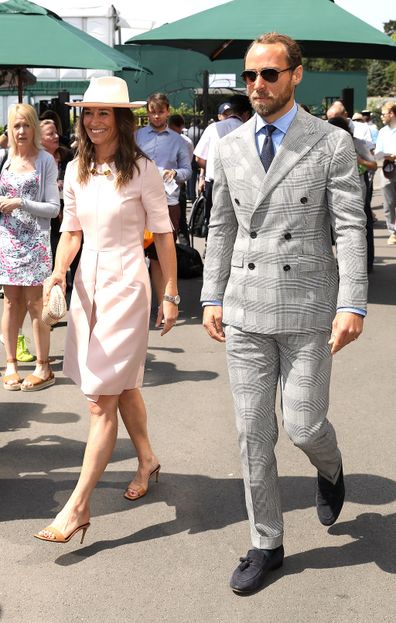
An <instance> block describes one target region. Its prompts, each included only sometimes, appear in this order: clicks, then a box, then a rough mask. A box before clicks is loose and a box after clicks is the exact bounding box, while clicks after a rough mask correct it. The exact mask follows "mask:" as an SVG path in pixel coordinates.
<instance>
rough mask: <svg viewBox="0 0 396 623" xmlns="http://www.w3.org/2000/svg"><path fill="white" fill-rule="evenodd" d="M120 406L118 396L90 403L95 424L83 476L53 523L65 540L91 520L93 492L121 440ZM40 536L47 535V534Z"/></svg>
mask: <svg viewBox="0 0 396 623" xmlns="http://www.w3.org/2000/svg"><path fill="white" fill-rule="evenodd" d="M117 403H118V396H100V397H99V399H98V401H97V402H89V403H88V407H89V411H90V416H91V421H90V429H89V435H88V441H87V445H86V448H85V453H84V460H83V464H82V468H81V473H80V477H79V479H78V482H77V485H76V487H75V489H74V491H73V493H72V494H71V496H70V498H69V499H68V501H67V502H66V504H65V506H64V507H63V509H62V510H61V511H60V513H58V515H57V516H56V517H55V519H54V521H52V523H51V526H53V527H55V528H57V529H58V530H60V532H62V534H63V535H64V536H65V537H67V536H68V535H69V534H71V532H73V530H75V529H76V528H77V527H78V526H81V525H83V524H85V523H87V522H88V521H89V517H90V510H89V502H90V498H91V493H92V491H93V490H94V488H95V486H96V483H97V482H98V480H99V478H100V477H101V475H102V474H103V472H104V470H105V469H106V467H107V464H108V462H109V461H110V458H111V455H112V452H113V449H114V445H115V442H116V439H117ZM40 534H42V535H44V536H45V535H46V531H45V530H42V531H41V533H40Z"/></svg>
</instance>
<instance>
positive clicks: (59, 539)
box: [33, 522, 91, 545]
mask: <svg viewBox="0 0 396 623" xmlns="http://www.w3.org/2000/svg"><path fill="white" fill-rule="evenodd" d="M90 525H91V524H90V523H89V522H88V523H84V524H82V525H81V526H78V528H76V529H75V530H73V532H71V533H70V534H69V535H68V536H65V535H64V534H62V532H60V530H58V528H55V527H54V526H47V527H46V528H44V530H40V532H38V533H37V534H34V535H33V536H34V537H35V538H36V539H40V541H49V542H50V543H68V542H69V541H70V540H71V539H72V538H73V537H74V536H75V535H76V534H77V532H80V530H82V535H81V541H80V544H81V545H82V544H83V542H84V538H85V533H86V532H87V530H88V528H89V526H90ZM45 533H46V534H45Z"/></svg>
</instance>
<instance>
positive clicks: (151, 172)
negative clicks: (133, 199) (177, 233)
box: [138, 159, 173, 234]
mask: <svg viewBox="0 0 396 623" xmlns="http://www.w3.org/2000/svg"><path fill="white" fill-rule="evenodd" d="M138 162H139V168H140V178H141V198H142V204H143V208H144V210H145V212H146V224H145V227H146V229H148V230H149V231H152V232H154V233H157V234H165V233H167V232H172V231H173V227H172V223H171V220H170V218H169V210H168V204H167V201H166V194H165V189H164V183H163V181H162V178H161V176H160V174H159V171H158V169H157V167H156V165H155V164H154V162H152V161H151V160H147V159H142V160H139V161H138Z"/></svg>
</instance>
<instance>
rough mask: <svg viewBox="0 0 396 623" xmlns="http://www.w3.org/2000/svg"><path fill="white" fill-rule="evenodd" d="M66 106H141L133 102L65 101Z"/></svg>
mask: <svg viewBox="0 0 396 623" xmlns="http://www.w3.org/2000/svg"><path fill="white" fill-rule="evenodd" d="M65 104H66V106H76V107H79V108H84V107H85V106H86V107H88V108H141V104H134V103H133V102H125V103H122V104H121V103H120V102H83V101H81V102H65Z"/></svg>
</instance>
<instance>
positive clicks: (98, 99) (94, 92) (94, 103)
mask: <svg viewBox="0 0 396 623" xmlns="http://www.w3.org/2000/svg"><path fill="white" fill-rule="evenodd" d="M67 105H68V106H80V107H83V106H89V107H90V108H107V107H109V108H138V105H136V103H134V102H130V101H129V93H128V85H127V83H126V82H125V80H123V79H122V78H117V77H116V76H103V77H102V78H91V82H90V83H89V87H88V89H87V90H86V91H85V93H84V97H83V100H82V102H67Z"/></svg>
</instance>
